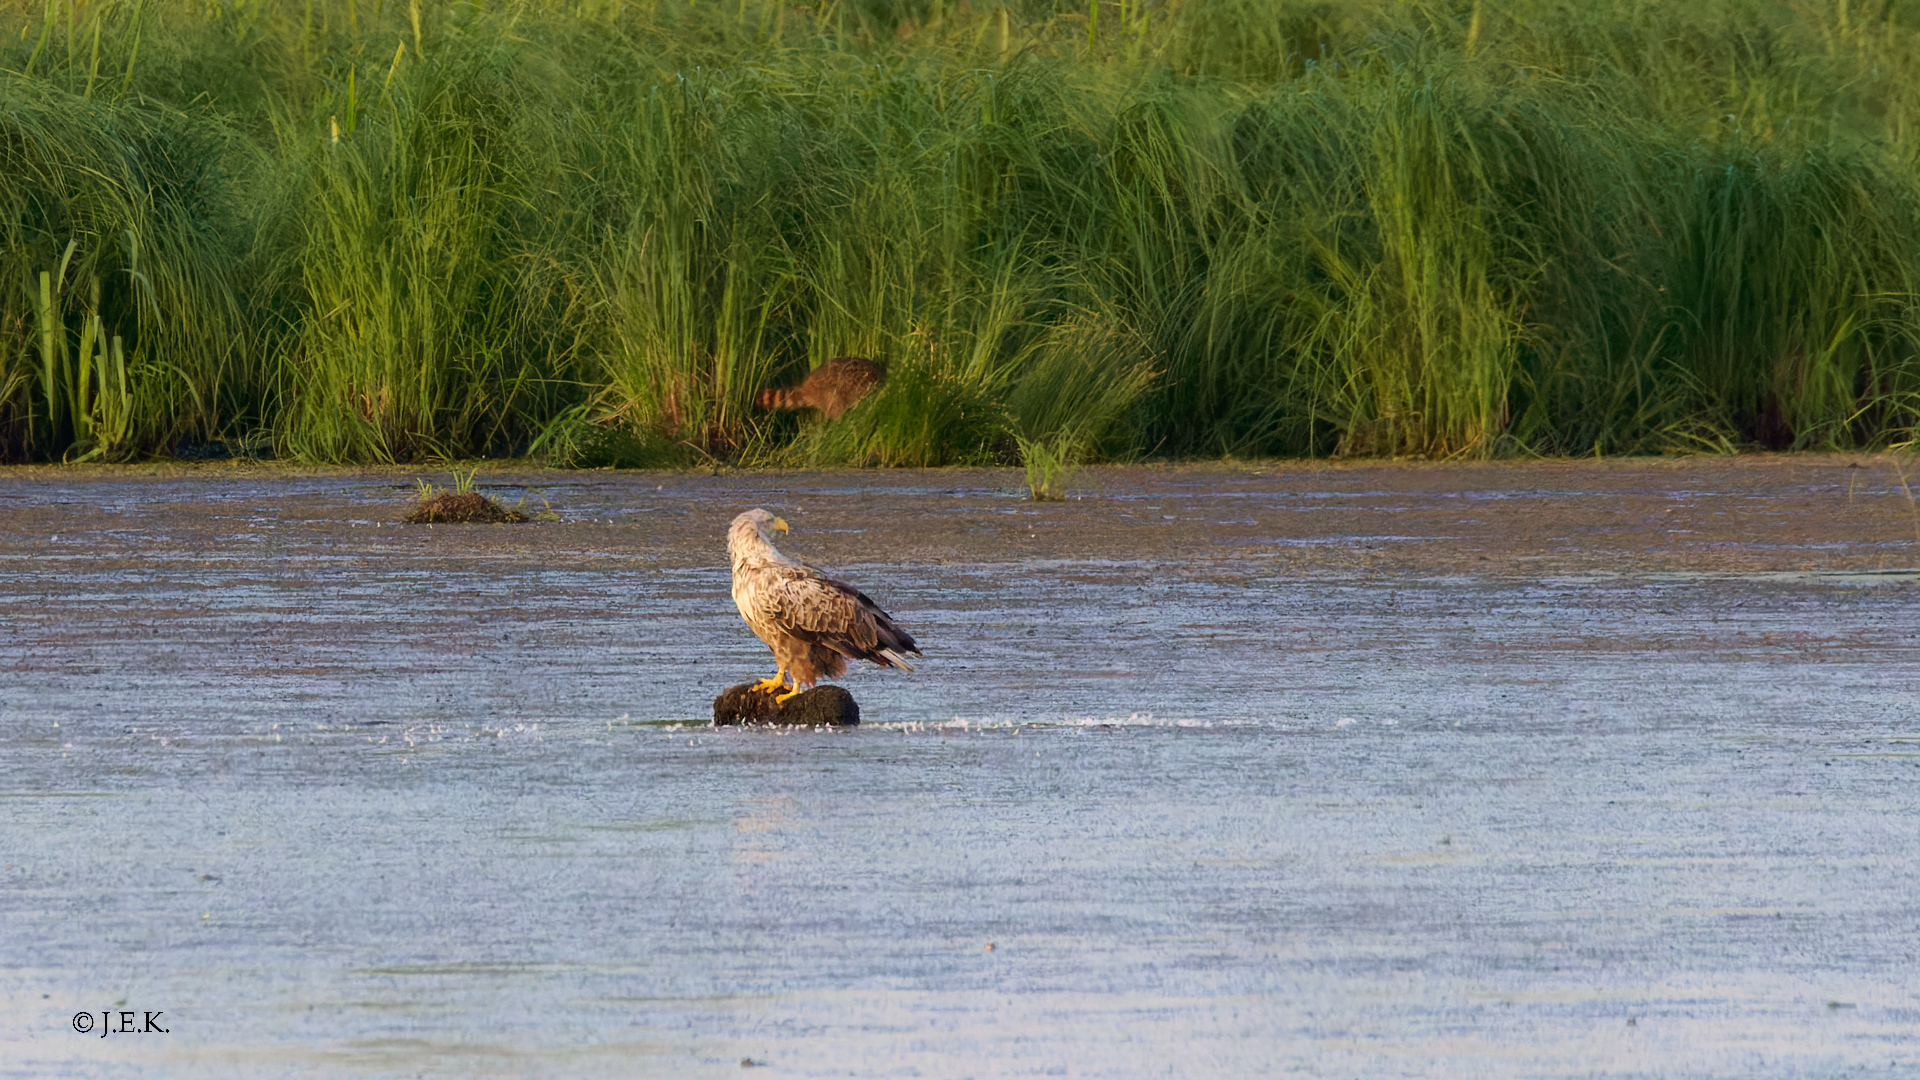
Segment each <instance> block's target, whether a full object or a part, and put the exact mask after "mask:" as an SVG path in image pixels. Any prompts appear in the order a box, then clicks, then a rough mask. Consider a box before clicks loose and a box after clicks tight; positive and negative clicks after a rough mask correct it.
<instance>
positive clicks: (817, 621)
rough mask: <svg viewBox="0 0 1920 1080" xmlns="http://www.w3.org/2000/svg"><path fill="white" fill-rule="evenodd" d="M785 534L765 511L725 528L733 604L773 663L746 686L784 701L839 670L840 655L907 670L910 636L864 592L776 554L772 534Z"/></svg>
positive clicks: (843, 660)
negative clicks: (763, 675)
mask: <svg viewBox="0 0 1920 1080" xmlns="http://www.w3.org/2000/svg"><path fill="white" fill-rule="evenodd" d="M786 531H787V523H786V522H784V521H782V520H780V519H779V518H777V517H774V516H773V515H772V514H770V513H768V512H766V511H765V510H749V511H747V512H746V513H744V514H741V515H740V516H739V517H737V518H734V519H733V526H732V527H731V528H729V529H728V530H727V554H728V555H731V556H732V557H733V602H734V603H735V604H737V605H739V607H740V614H741V616H742V617H743V618H745V619H746V620H747V625H748V626H749V627H751V628H752V629H753V632H754V633H755V634H758V635H759V636H760V640H761V641H764V642H766V643H767V647H768V648H769V649H772V650H773V658H774V660H776V661H777V662H778V663H779V665H780V669H779V670H778V671H775V672H774V673H773V675H772V676H771V677H769V678H765V679H761V680H760V681H759V682H757V683H755V684H754V686H753V688H754V689H756V690H764V691H766V692H767V693H769V694H774V695H777V696H776V697H775V698H774V700H775V701H785V700H787V699H788V698H790V697H792V696H794V695H795V694H798V693H799V692H800V691H802V690H806V689H810V688H811V687H812V686H813V685H814V684H815V683H818V682H819V681H820V680H821V679H830V678H833V677H835V676H838V675H844V674H845V673H846V670H847V661H848V660H871V661H873V662H874V663H876V664H878V665H880V666H881V667H896V668H899V669H901V670H902V671H912V670H913V666H912V665H911V664H908V663H907V661H906V657H905V655H904V654H906V653H912V654H913V655H915V656H919V655H920V649H919V647H918V646H916V645H915V644H914V643H913V635H911V634H909V633H907V632H906V631H905V630H902V629H900V628H899V627H897V626H895V625H894V624H893V620H892V619H891V618H889V617H888V615H887V613H886V612H884V611H881V610H880V606H879V605H878V604H875V603H874V602H873V601H872V600H871V599H870V598H868V596H867V595H866V594H865V593H863V592H861V591H860V590H858V589H856V588H854V587H853V586H851V585H849V584H847V583H846V582H844V581H836V580H834V579H833V578H830V577H828V576H827V575H825V574H823V573H821V572H820V571H819V570H816V569H814V568H813V567H811V566H808V565H807V564H806V563H803V562H800V561H799V560H797V559H790V558H788V557H787V556H785V555H782V554H780V551H779V549H777V548H775V547H774V546H773V534H774V533H776V532H782V533H783V532H786ZM789 676H791V677H792V680H793V689H791V690H787V679H788V677H789ZM782 691H785V692H784V693H782Z"/></svg>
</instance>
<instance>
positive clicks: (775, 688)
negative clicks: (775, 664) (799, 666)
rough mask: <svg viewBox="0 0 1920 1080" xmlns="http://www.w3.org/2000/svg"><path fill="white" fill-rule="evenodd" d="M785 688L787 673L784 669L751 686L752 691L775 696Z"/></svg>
mask: <svg viewBox="0 0 1920 1080" xmlns="http://www.w3.org/2000/svg"><path fill="white" fill-rule="evenodd" d="M786 688H787V672H786V669H785V668H782V669H781V670H779V671H776V672H774V673H773V674H772V675H769V676H768V677H766V678H764V679H761V680H760V681H759V682H757V683H754V684H753V689H755V690H758V691H760V692H762V693H766V694H776V693H779V692H780V691H782V690H785V689H786Z"/></svg>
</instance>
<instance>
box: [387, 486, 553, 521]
mask: <svg viewBox="0 0 1920 1080" xmlns="http://www.w3.org/2000/svg"><path fill="white" fill-rule="evenodd" d="M400 520H402V521H405V522H407V523H409V524H412V525H433V524H438V523H440V522H454V523H464V522H479V523H481V524H488V525H496V524H506V525H512V524H518V523H520V522H522V521H526V520H528V518H527V515H525V514H523V513H521V512H520V511H518V510H511V509H508V508H507V507H504V506H501V505H500V504H499V503H497V502H494V501H493V500H492V499H490V498H488V497H487V496H485V495H482V494H480V493H479V492H477V491H437V492H434V493H433V494H431V495H428V496H426V497H425V498H422V499H421V500H420V501H418V502H416V503H414V504H413V509H411V510H409V511H407V513H406V516H404V517H402V518H401V519H400Z"/></svg>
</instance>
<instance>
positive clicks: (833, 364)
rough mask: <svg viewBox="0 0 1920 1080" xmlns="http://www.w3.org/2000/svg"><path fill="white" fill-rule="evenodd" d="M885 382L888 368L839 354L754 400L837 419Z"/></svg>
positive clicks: (780, 407)
mask: <svg viewBox="0 0 1920 1080" xmlns="http://www.w3.org/2000/svg"><path fill="white" fill-rule="evenodd" d="M886 381H887V372H886V369H885V368H882V367H881V366H880V365H879V364H876V363H874V362H873V361H871V360H865V359H862V358H860V357H858V356H836V357H834V358H833V359H831V360H829V361H827V362H826V363H824V364H821V365H820V366H819V367H817V368H814V369H813V374H811V375H808V376H807V377H806V378H805V379H803V380H801V381H800V382H799V383H797V384H795V385H793V386H786V387H782V388H780V389H778V390H762V391H760V396H758V397H756V398H754V399H753V403H754V404H755V405H757V406H759V407H760V408H762V409H819V410H820V414H821V415H822V416H825V417H826V418H827V419H829V420H838V419H840V417H841V414H843V413H845V412H846V411H847V410H848V409H851V408H853V407H854V406H855V405H858V404H860V400H861V399H862V398H864V397H866V396H867V395H868V394H871V393H873V391H874V390H875V389H876V388H878V387H879V386H880V384H881V383H884V382H886Z"/></svg>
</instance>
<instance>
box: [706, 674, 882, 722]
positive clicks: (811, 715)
mask: <svg viewBox="0 0 1920 1080" xmlns="http://www.w3.org/2000/svg"><path fill="white" fill-rule="evenodd" d="M859 722H860V706H859V704H858V703H856V702H855V701H854V700H853V695H852V694H849V693H847V692H846V691H845V690H843V689H841V688H840V687H838V686H816V687H814V688H813V689H811V690H808V691H805V692H804V693H801V694H799V695H798V696H796V697H792V698H788V699H787V701H786V703H785V704H779V703H776V702H775V701H774V700H773V695H772V694H769V693H767V692H765V691H764V690H755V689H754V688H753V684H752V683H741V684H740V685H739V686H731V687H728V688H727V689H725V690H723V691H721V692H720V696H719V697H717V698H714V699H713V723H714V726H715V727H723V726H725V725H727V724H798V725H802V726H818V727H851V726H852V725H854V724H858V723H859Z"/></svg>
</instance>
